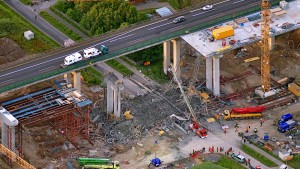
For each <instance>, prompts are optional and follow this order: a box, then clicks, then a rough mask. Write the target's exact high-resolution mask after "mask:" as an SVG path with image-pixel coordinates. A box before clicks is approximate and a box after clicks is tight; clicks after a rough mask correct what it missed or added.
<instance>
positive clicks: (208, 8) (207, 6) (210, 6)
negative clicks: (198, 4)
mask: <svg viewBox="0 0 300 169" xmlns="http://www.w3.org/2000/svg"><path fill="white" fill-rule="evenodd" d="M212 8H213V6H212V5H206V6H204V7H203V8H202V9H203V10H205V11H206V10H210V9H212Z"/></svg>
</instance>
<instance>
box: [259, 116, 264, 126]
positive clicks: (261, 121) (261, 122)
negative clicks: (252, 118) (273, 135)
mask: <svg viewBox="0 0 300 169" xmlns="http://www.w3.org/2000/svg"><path fill="white" fill-rule="evenodd" d="M259 122H260V127H261V126H262V125H263V118H261V119H260V121H259Z"/></svg>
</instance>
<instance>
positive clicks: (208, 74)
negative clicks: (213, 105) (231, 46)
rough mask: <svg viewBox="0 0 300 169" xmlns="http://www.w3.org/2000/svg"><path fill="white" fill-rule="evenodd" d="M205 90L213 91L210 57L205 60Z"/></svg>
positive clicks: (211, 61)
mask: <svg viewBox="0 0 300 169" xmlns="http://www.w3.org/2000/svg"><path fill="white" fill-rule="evenodd" d="M205 60H206V88H208V89H209V90H211V91H212V90H213V72H212V67H213V60H212V57H209V58H206V59H205Z"/></svg>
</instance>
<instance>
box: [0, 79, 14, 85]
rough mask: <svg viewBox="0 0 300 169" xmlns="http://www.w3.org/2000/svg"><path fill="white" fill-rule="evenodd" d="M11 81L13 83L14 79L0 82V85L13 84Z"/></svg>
mask: <svg viewBox="0 0 300 169" xmlns="http://www.w3.org/2000/svg"><path fill="white" fill-rule="evenodd" d="M13 81H14V79H9V80H6V81H3V82H0V85H4V84H7V83H11V82H13Z"/></svg>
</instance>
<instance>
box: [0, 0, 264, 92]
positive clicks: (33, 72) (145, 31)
mask: <svg viewBox="0 0 300 169" xmlns="http://www.w3.org/2000/svg"><path fill="white" fill-rule="evenodd" d="M259 3H260V0H225V1H222V2H219V3H216V4H214V7H213V9H211V10H208V11H204V10H202V9H196V10H192V11H189V12H187V13H185V14H184V16H185V18H186V21H184V22H181V23H177V24H174V23H173V22H172V20H173V19H174V18H175V17H174V18H168V19H164V18H162V20H160V21H156V22H154V23H149V24H147V25H142V26H140V27H138V28H134V29H132V30H127V31H122V32H119V33H118V32H117V33H116V34H114V35H111V36H109V37H106V38H101V37H100V38H99V39H98V40H97V41H96V42H92V41H91V42H90V43H84V44H83V45H80V46H79V47H76V48H70V49H69V50H64V51H62V52H60V53H58V54H53V55H50V56H48V57H46V58H42V59H40V60H36V61H32V62H29V63H25V64H22V65H20V66H16V67H14V68H11V69H8V70H4V71H1V72H0V87H3V86H6V85H9V84H13V83H16V82H19V81H23V80H26V79H31V78H33V77H35V76H38V75H40V74H43V73H47V72H51V71H53V70H56V69H61V66H60V65H61V64H62V63H63V60H64V58H65V57H66V56H67V55H69V54H71V53H74V52H77V51H82V50H83V49H85V48H88V47H92V46H95V47H99V46H100V45H101V44H103V45H106V46H108V47H109V49H110V52H114V51H117V50H120V49H123V48H126V47H129V46H132V45H134V44H138V43H141V42H143V41H147V40H150V39H153V38H155V37H159V36H162V35H165V34H168V33H171V32H175V31H178V30H181V29H184V28H187V27H192V26H194V25H198V24H201V23H205V22H208V21H210V20H213V19H215V18H219V17H222V16H226V15H229V14H234V13H236V12H239V11H243V10H246V9H249V8H251V7H254V6H257V5H259ZM100 57H101V56H100Z"/></svg>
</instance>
